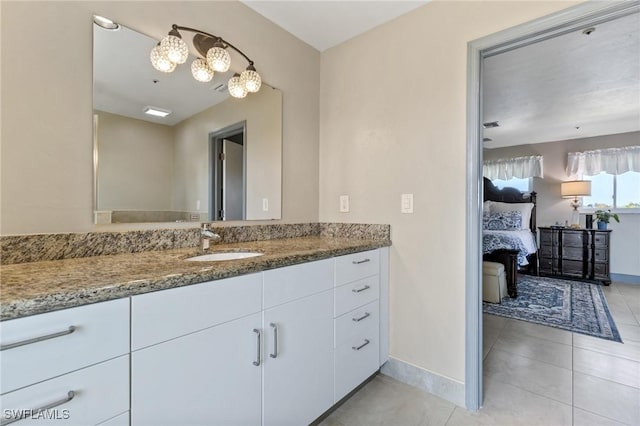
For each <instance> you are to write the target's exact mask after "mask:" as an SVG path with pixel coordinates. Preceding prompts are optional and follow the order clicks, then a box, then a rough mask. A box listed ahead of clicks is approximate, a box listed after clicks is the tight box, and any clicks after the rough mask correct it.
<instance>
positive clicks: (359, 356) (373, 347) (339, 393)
mask: <svg viewBox="0 0 640 426" xmlns="http://www.w3.org/2000/svg"><path fill="white" fill-rule="evenodd" d="M376 331H377V329H376ZM365 339H366V340H365ZM367 342H368V343H367ZM379 345H380V344H379V340H378V334H377V332H376V333H374V332H372V333H371V335H369V336H367V337H366V338H362V339H359V340H355V341H354V342H353V343H345V344H343V345H340V346H338V347H337V348H336V349H335V352H334V356H335V367H334V368H335V370H334V371H335V375H334V379H335V380H334V386H335V387H334V399H335V402H338V401H339V400H340V399H342V398H343V397H344V396H345V395H346V394H348V393H349V392H351V391H352V390H353V389H355V388H356V387H357V386H358V385H359V384H360V383H362V382H363V381H364V380H365V379H366V378H367V377H369V376H371V375H372V374H373V373H375V372H376V371H377V370H378V368H379V367H380V363H379V355H380V354H379V349H380V348H379Z"/></svg>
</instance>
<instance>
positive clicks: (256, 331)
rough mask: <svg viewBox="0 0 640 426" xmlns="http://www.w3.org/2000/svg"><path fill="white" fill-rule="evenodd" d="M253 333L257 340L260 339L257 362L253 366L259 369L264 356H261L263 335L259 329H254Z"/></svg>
mask: <svg viewBox="0 0 640 426" xmlns="http://www.w3.org/2000/svg"><path fill="white" fill-rule="evenodd" d="M253 332H254V333H256V338H257V339H258V345H257V346H258V349H257V353H256V360H255V361H253V365H255V366H256V367H259V366H260V364H262V355H261V354H262V342H261V340H262V339H261V337H262V333H261V332H260V330H258V329H257V328H254V329H253Z"/></svg>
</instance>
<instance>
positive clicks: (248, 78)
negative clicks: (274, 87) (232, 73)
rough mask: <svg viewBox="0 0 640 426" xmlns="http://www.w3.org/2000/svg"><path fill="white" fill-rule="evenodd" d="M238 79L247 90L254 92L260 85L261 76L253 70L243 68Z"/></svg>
mask: <svg viewBox="0 0 640 426" xmlns="http://www.w3.org/2000/svg"><path fill="white" fill-rule="evenodd" d="M240 80H241V81H242V84H243V85H244V87H245V88H246V89H247V91H248V92H251V93H256V92H257V91H258V90H260V86H261V85H262V78H260V74H258V73H257V72H256V71H255V70H244V71H242V74H240Z"/></svg>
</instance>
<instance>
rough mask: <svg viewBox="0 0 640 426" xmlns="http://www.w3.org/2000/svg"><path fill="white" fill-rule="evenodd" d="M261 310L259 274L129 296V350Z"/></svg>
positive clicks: (260, 275)
mask: <svg viewBox="0 0 640 426" xmlns="http://www.w3.org/2000/svg"><path fill="white" fill-rule="evenodd" d="M261 310H262V274H250V275H242V276H239V277H233V278H226V279H223V280H217V281H210V282H206V283H202V284H195V285H190V286H185V287H178V288H173V289H170V290H163V291H157V292H155V293H147V294H142V295H140V296H134V297H132V298H131V350H132V351H135V350H138V349H141V348H144V347H147V346H150V345H154V344H156V343H160V342H164V341H167V340H169V339H173V338H176V337H179V336H184V335H185V334H188V333H193V332H195V331H198V330H203V329H205V328H207V327H212V326H214V325H217V324H221V323H223V322H227V321H231V320H233V319H236V318H240V317H243V316H246V315H249V314H252V313H255V312H260V311H261Z"/></svg>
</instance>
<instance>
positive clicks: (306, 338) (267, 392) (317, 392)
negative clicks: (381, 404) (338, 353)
mask: <svg viewBox="0 0 640 426" xmlns="http://www.w3.org/2000/svg"><path fill="white" fill-rule="evenodd" d="M300 284H301V285H304V281H302V282H301V283H300ZM276 328H277V339H276ZM264 330H265V350H266V353H265V358H264V385H263V411H264V412H263V424H264V425H265V426H271V425H278V426H285V425H306V424H309V423H311V422H312V421H313V420H315V419H316V418H317V417H318V416H320V415H321V414H322V413H324V412H325V411H326V410H327V409H328V408H329V407H331V405H332V404H333V291H332V290H328V291H324V292H322V293H318V294H315V295H312V296H308V297H305V298H303V299H299V300H296V301H293V302H290V303H286V304H284V305H280V306H277V307H274V308H272V309H268V310H266V311H264ZM276 342H277V345H276ZM276 346H277V347H276Z"/></svg>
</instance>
